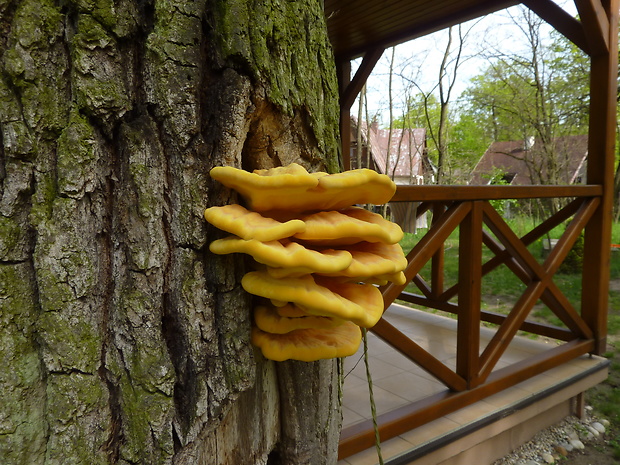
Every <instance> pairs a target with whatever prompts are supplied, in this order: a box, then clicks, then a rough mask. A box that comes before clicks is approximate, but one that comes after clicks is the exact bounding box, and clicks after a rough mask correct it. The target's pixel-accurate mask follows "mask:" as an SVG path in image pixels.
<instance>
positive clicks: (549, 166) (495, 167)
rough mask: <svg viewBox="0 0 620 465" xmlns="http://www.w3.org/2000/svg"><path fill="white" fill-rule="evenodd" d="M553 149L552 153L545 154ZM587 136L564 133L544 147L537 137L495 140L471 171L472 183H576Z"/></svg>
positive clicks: (580, 174) (581, 174) (584, 157)
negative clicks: (518, 139)
mask: <svg viewBox="0 0 620 465" xmlns="http://www.w3.org/2000/svg"><path fill="white" fill-rule="evenodd" d="M549 152H552V153H553V154H554V156H553V157H550V156H548V155H547V154H548V153H549ZM587 156H588V136H587V135H582V136H564V137H558V138H556V139H554V140H553V142H552V143H551V144H550V146H549V147H546V148H545V147H543V145H542V143H541V142H540V141H539V140H538V139H534V138H533V137H532V138H529V139H526V140H520V141H509V142H494V143H493V144H491V146H490V147H489V149H488V150H487V151H486V152H485V153H484V155H482V157H481V158H480V161H479V162H478V164H477V165H476V167H475V168H474V170H473V171H472V175H471V180H470V183H469V184H471V185H485V184H491V183H499V182H500V181H503V182H504V183H507V184H512V185H521V186H527V185H536V184H549V180H554V181H555V184H578V183H581V182H582V180H584V179H585V169H586V160H587Z"/></svg>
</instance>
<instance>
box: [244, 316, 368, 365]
mask: <svg viewBox="0 0 620 465" xmlns="http://www.w3.org/2000/svg"><path fill="white" fill-rule="evenodd" d="M361 340H362V332H361V330H360V328H359V327H358V326H357V325H355V324H353V323H351V322H350V321H344V322H343V323H342V324H341V325H338V326H335V327H333V328H326V329H314V328H311V329H297V330H294V331H291V332H289V333H286V334H270V333H266V332H265V331H262V330H260V329H259V328H257V327H256V326H254V327H253V328H252V344H254V345H255V346H257V347H259V348H260V349H261V352H262V353H263V356H264V357H265V358H267V359H269V360H275V361H277V362H282V361H284V360H299V361H302V362H314V361H316V360H322V359H326V358H336V357H347V356H349V355H353V354H354V353H355V352H357V349H358V348H359V345H360V342H361Z"/></svg>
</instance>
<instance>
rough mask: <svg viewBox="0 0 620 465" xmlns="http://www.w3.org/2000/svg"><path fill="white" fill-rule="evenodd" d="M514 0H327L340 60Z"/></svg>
mask: <svg viewBox="0 0 620 465" xmlns="http://www.w3.org/2000/svg"><path fill="white" fill-rule="evenodd" d="M518 3H520V2H518V1H514V0H485V1H480V0H325V17H326V18H327V28H328V31H329V37H330V40H331V42H332V44H333V46H334V54H335V55H336V58H337V60H342V59H353V58H356V57H358V56H360V55H363V54H364V53H365V52H366V51H367V50H370V49H373V48H377V47H381V48H386V47H390V46H392V45H396V44H398V43H402V42H405V41H407V40H411V39H414V38H416V37H421V36H423V35H426V34H429V33H431V32H434V31H438V30H440V29H444V28H446V27H449V26H452V25H455V24H458V23H461V22H464V21H467V20H469V19H473V18H476V17H479V16H483V15H486V14H488V13H492V12H494V11H498V10H501V9H503V8H507V7H510V6H512V5H516V4H518Z"/></svg>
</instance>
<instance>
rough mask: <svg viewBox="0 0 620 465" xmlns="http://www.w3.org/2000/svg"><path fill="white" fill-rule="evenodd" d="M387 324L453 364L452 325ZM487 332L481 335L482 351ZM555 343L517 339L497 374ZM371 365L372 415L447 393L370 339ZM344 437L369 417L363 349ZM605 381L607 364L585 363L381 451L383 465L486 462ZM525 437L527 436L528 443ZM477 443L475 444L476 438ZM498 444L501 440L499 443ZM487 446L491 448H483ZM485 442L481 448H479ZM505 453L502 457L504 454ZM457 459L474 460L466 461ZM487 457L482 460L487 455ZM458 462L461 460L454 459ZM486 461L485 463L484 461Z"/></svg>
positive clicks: (417, 318) (367, 460)
mask: <svg viewBox="0 0 620 465" xmlns="http://www.w3.org/2000/svg"><path fill="white" fill-rule="evenodd" d="M385 318H386V319H387V320H388V321H389V322H390V323H392V324H394V325H395V326H397V327H398V328H399V329H400V330H401V331H403V332H405V333H406V334H407V335H409V336H410V337H412V339H413V340H415V341H416V342H417V343H418V344H420V345H422V346H424V347H425V348H428V350H429V352H430V353H432V354H433V355H434V356H435V357H437V358H439V359H440V360H441V361H442V362H444V363H445V364H446V365H448V366H449V367H452V368H453V367H454V365H455V360H456V320H454V319H451V318H447V317H443V316H439V315H434V314H430V313H425V312H421V311H418V310H412V309H410V308H407V307H404V306H401V305H392V306H391V307H390V309H388V311H387V312H386V315H385ZM492 334H493V331H492V330H491V329H488V328H482V329H481V346H484V345H485V344H486V342H487V341H488V340H489V338H490V337H491V336H492ZM549 344H555V342H553V341H541V340H532V339H528V338H525V337H517V338H515V340H514V341H513V342H512V344H511V346H510V348H509V350H508V351H507V352H506V353H505V354H504V356H503V357H502V359H501V360H500V362H499V364H498V368H501V367H503V366H506V365H509V364H511V363H514V362H516V361H519V360H522V359H524V358H526V357H528V356H531V355H532V354H535V353H539V352H541V351H544V350H546V349H548V348H549ZM368 354H369V366H370V372H371V377H372V387H373V393H374V398H375V405H376V409H377V414H378V415H381V414H383V413H387V412H390V411H394V410H397V409H398V408H400V407H404V406H405V405H407V404H409V403H412V402H414V401H416V400H420V399H423V398H425V397H428V396H430V395H432V394H436V393H439V392H443V391H445V390H446V388H445V386H444V385H443V384H441V383H440V382H438V381H436V380H435V379H434V378H433V377H432V376H431V375H429V374H427V373H426V372H424V371H423V370H422V369H420V368H419V367H418V366H416V365H414V364H413V363H412V362H410V361H409V360H408V359H406V358H405V357H404V356H403V355H401V354H399V353H398V352H396V351H395V350H394V349H392V348H391V347H390V346H389V345H388V344H386V343H385V342H383V341H381V340H380V339H378V338H377V337H376V336H374V335H373V334H372V333H369V338H368ZM344 366H345V374H346V377H345V381H344V396H343V430H344V429H346V428H347V427H351V426H354V425H356V424H358V423H360V422H362V421H364V420H368V419H370V418H372V414H371V409H370V402H369V386H368V380H367V377H366V367H365V364H364V360H363V350H362V348H360V351H358V353H357V354H356V355H354V356H351V357H348V358H347V359H346V360H345V364H344ZM606 376H607V361H606V360H605V359H603V358H600V357H590V356H583V357H580V358H578V359H575V360H573V361H571V362H569V363H566V364H564V365H562V366H560V367H557V368H555V369H552V370H549V371H547V372H545V373H543V374H540V375H538V376H536V377H534V378H532V379H530V380H526V381H524V382H522V383H520V384H518V385H516V386H514V387H512V388H510V389H507V390H505V391H503V392H500V393H498V394H495V395H493V396H491V397H488V398H487V399H485V400H484V401H481V402H478V403H476V404H474V405H470V406H468V407H465V408H463V409H461V410H459V411H457V412H454V413H452V414H450V415H447V416H445V417H443V418H440V419H438V420H435V421H433V422H430V423H428V424H426V425H424V426H422V427H419V428H416V429H414V430H411V431H409V432H408V433H406V434H403V435H401V436H398V437H395V438H393V439H390V440H388V441H385V442H383V443H382V444H381V450H382V455H383V458H384V461H385V463H386V464H393V465H398V464H409V463H412V464H416V465H418V464H419V465H426V464H428V465H438V464H440V463H441V464H444V463H445V464H446V465H448V464H450V463H454V464H456V463H476V464H477V465H484V464H485V463H491V462H492V461H493V457H501V456H503V455H505V454H506V453H507V452H509V451H510V450H511V449H512V448H514V447H516V446H517V445H519V444H520V443H522V442H525V441H526V440H527V439H529V437H531V436H533V435H534V434H535V433H536V432H537V431H538V430H540V429H542V428H544V427H546V426H548V425H549V424H552V423H554V422H556V421H559V420H560V419H561V418H563V417H565V416H567V415H568V414H570V413H571V411H574V407H573V406H572V404H571V402H573V399H574V398H575V396H577V395H579V394H580V393H581V392H583V391H585V390H586V389H588V388H590V387H591V386H593V385H595V384H597V383H599V382H601V381H602V380H603V379H605V377H606ZM528 436H529V437H528ZM476 438H477V439H476ZM502 438H503V439H502ZM489 441H492V442H489ZM485 443H486V445H485ZM506 449H507V450H506ZM463 454H465V455H466V454H475V457H476V459H475V461H474V462H467V461H462V460H467V459H464V458H463ZM485 454H486V455H488V457H487V458H484V457H485V456H486V455H485ZM457 457H461V459H458V458H457ZM485 460H486V462H485ZM376 463H378V459H377V453H376V450H375V448H372V449H368V450H366V451H362V452H360V453H358V454H356V455H354V456H351V457H348V458H346V459H343V460H340V461H339V462H338V465H346V464H351V465H374V464H376Z"/></svg>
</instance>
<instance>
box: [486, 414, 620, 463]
mask: <svg viewBox="0 0 620 465" xmlns="http://www.w3.org/2000/svg"><path fill="white" fill-rule="evenodd" d="M608 428H609V422H608V421H607V420H601V419H598V418H597V417H596V415H595V414H594V413H593V412H592V408H591V407H589V406H588V407H586V415H585V417H584V418H583V419H581V420H579V419H577V418H576V417H569V418H567V419H565V420H563V421H562V422H560V423H558V424H556V425H553V426H551V427H549V428H547V429H545V430H543V431H540V432H539V433H537V434H536V435H535V436H534V437H533V438H532V439H531V440H530V441H529V442H527V443H525V444H523V445H522V446H521V447H519V448H518V449H516V450H514V451H513V452H511V453H510V454H508V455H507V456H505V457H504V458H502V459H500V460H497V461H495V462H494V463H493V465H545V464H553V463H561V464H562V465H615V464H619V463H620V462H619V461H617V460H616V459H614V458H613V457H612V456H611V448H610V447H609V446H608V445H607V442H608V440H609V438H608V436H609V431H608Z"/></svg>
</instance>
